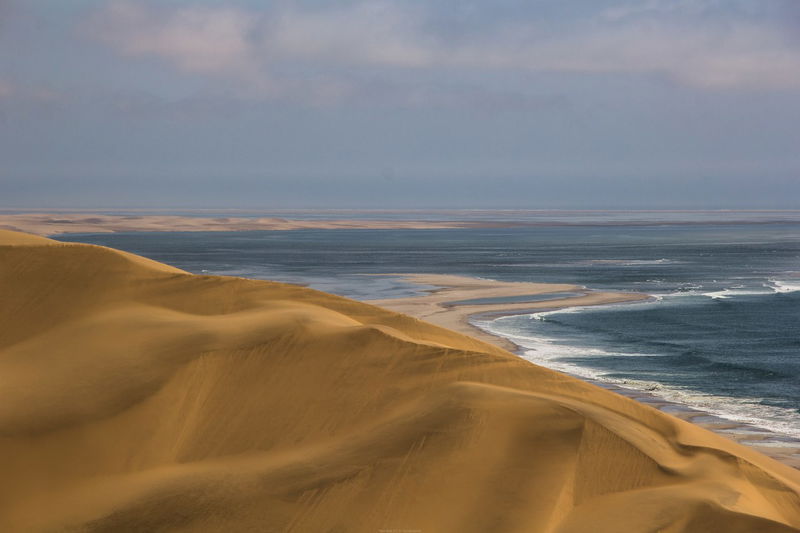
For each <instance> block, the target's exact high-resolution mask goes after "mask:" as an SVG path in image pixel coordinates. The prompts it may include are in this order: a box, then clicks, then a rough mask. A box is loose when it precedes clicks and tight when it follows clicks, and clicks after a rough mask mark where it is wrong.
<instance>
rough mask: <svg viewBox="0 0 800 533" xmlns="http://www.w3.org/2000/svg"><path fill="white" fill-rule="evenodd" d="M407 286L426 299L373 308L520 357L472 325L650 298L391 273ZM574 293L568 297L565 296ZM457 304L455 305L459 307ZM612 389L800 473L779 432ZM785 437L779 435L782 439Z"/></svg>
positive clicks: (799, 452) (790, 445)
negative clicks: (497, 318)
mask: <svg viewBox="0 0 800 533" xmlns="http://www.w3.org/2000/svg"><path fill="white" fill-rule="evenodd" d="M391 275H392V276H399V277H400V278H401V279H403V280H404V281H408V282H411V283H415V284H418V285H421V286H423V287H433V288H430V289H427V288H426V289H424V290H425V294H424V295H421V296H416V297H409V298H396V299H387V300H373V301H371V302H369V303H372V304H375V305H379V306H381V307H384V308H386V309H391V310H393V311H397V312H400V313H405V314H408V315H411V316H415V317H418V318H421V319H424V320H426V321H428V322H432V323H434V324H437V325H439V326H442V327H445V328H448V329H451V330H454V331H459V332H461V333H464V334H466V335H470V336H472V337H476V338H479V339H481V340H484V341H486V342H489V343H492V344H495V345H496V346H499V347H501V348H503V349H505V350H508V351H510V352H515V353H519V351H520V347H519V346H517V345H516V344H514V343H513V342H511V341H510V340H509V339H507V338H505V337H501V336H498V335H493V334H491V333H489V332H487V331H485V330H483V329H481V328H478V327H476V326H475V325H473V323H472V320H471V319H472V318H475V317H477V316H481V315H490V316H491V315H497V316H501V315H513V314H517V313H521V314H525V313H530V312H534V311H542V310H554V309H563V308H567V307H584V306H590V305H607V304H618V303H626V302H631V303H632V302H636V301H644V300H647V299H648V298H649V296H648V295H646V294H639V293H623V292H600V291H591V290H589V289H587V288H585V287H582V286H579V285H567V284H551V283H525V282H504V281H495V280H487V279H480V278H472V277H467V276H455V275H441V274H391ZM564 293H570V294H571V296H570V297H567V298H560V297H558V296H559V294H564ZM543 295H545V296H546V295H552V298H548V299H546V300H543V301H542V300H539V299H538V298H536V297H541V296H543ZM522 296H530V297H532V298H531V301H530V302H515V303H484V304H470V303H458V302H464V301H470V300H478V299H489V298H503V297H517V298H516V299H520V298H519V297H522ZM454 302H455V304H454ZM597 384H598V385H601V386H603V387H605V388H607V389H609V390H612V391H614V392H617V393H619V394H622V395H624V396H626V397H628V398H633V399H635V400H637V401H640V402H643V403H646V404H647V405H651V406H653V407H655V408H657V409H660V410H662V411H665V412H668V413H670V414H672V415H673V416H676V417H679V418H681V419H683V420H687V421H689V422H692V423H695V424H697V425H699V426H701V427H703V428H705V429H709V430H711V431H714V432H716V433H719V434H721V435H724V436H726V437H728V438H730V439H733V440H735V441H737V442H741V443H743V444H746V445H748V446H750V447H752V448H755V449H757V450H759V451H760V452H762V453H764V454H766V455H769V456H770V457H773V458H775V459H776V460H778V461H781V462H782V463H785V464H787V465H790V466H793V467H794V468H800V442H796V441H794V440H792V442H785V443H780V442H779V444H780V445H776V443H775V437H776V435H774V434H773V433H771V432H769V431H765V430H760V429H758V428H754V427H752V426H749V425H747V424H742V423H739V422H734V421H730V420H726V419H724V418H720V417H717V416H713V415H710V414H709V413H705V412H703V411H698V410H695V409H692V408H690V407H687V406H684V405H681V404H676V403H674V402H669V401H666V400H664V399H663V398H659V397H658V396H657V395H656V394H652V393H648V392H643V391H640V390H635V389H628V388H625V387H619V386H614V385H609V384H601V383H597ZM782 438H783V437H781V436H778V440H780V439H782Z"/></svg>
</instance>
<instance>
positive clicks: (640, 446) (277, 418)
mask: <svg viewBox="0 0 800 533" xmlns="http://www.w3.org/2000/svg"><path fill="white" fill-rule="evenodd" d="M0 257H2V261H0V292H1V293H2V300H0V302H2V305H0V323H2V324H3V328H2V330H0V379H1V380H2V383H3V386H2V387H0V469H2V471H3V481H2V483H0V530H2V531H10V532H17V531H25V532H31V531H33V532H37V531H158V530H160V531H167V530H168V531H298V532H304V531H356V532H362V531H363V532H375V531H387V530H390V531H397V530H404V531H409V530H410V531H422V532H434V531H435V532H449V531H453V532H455V531H459V532H474V533H479V532H486V531H510V532H530V531H542V532H551V531H559V532H585V531H598V532H609V533H611V532H619V531H626V532H651V531H659V530H661V531H697V532H705V531H710V530H715V531H717V530H718V531H726V532H740V533H745V532H754V531H759V532H789V531H797V530H798V529H800V472H798V471H797V470H795V469H793V468H791V467H789V466H787V465H784V464H781V463H779V462H777V461H775V460H773V459H771V458H769V457H767V456H765V455H763V454H761V453H758V452H757V451H755V450H753V449H751V448H748V447H745V446H741V445H739V444H737V443H735V442H733V441H732V440H730V439H727V438H723V437H721V436H719V435H715V434H714V433H712V432H709V431H707V430H704V429H702V428H700V427H698V426H696V425H693V424H689V423H687V422H685V421H683V420H680V419H678V418H676V417H673V416H671V415H669V414H666V413H663V412H661V411H659V410H657V409H654V408H652V407H651V406H648V405H645V404H644V403H642V402H636V401H633V400H631V399H629V398H626V397H624V396H621V395H619V394H615V393H613V392H610V391H608V390H605V389H603V388H600V387H597V386H594V385H592V384H589V383H585V382H583V381H580V380H577V379H574V378H572V377H570V376H567V375H564V374H560V373H558V372H554V371H551V370H548V369H545V368H542V367H539V366H536V365H534V364H531V363H530V362H527V361H525V360H523V359H521V358H520V357H518V356H516V355H513V354H511V353H509V352H508V351H506V350H503V349H501V348H499V347H497V346H495V345H492V344H489V343H486V342H483V341H481V340H479V339H474V338H471V337H467V336H465V335H462V334H460V333H457V332H453V331H450V330H448V329H444V328H441V327H439V326H436V325H434V324H431V323H429V322H426V321H422V320H420V319H418V318H414V317H411V316H408V315H404V314H399V313H396V312H393V311H391V310H387V309H383V308H380V307H377V306H374V305H369V304H365V303H360V302H356V301H353V300H349V299H346V298H342V297H338V296H333V295H330V294H325V293H322V292H319V291H315V290H311V289H307V288H303V287H298V286H294V285H287V284H282V283H274V282H266V281H256V280H248V279H243V278H232V277H219V276H199V275H192V274H189V273H186V272H184V271H181V270H179V269H176V268H173V267H170V266H168V265H164V264H161V263H157V262H154V261H151V260H148V259H144V258H141V257H138V256H135V255H132V254H128V253H124V252H119V251H116V250H113V249H110V248H104V247H100V246H92V245H85V244H63V243H57V242H55V241H51V240H48V239H45V238H41V237H35V236H31V235H24V234H19V233H14V232H6V231H0ZM428 281H432V280H430V279H429V280H428ZM476 289H477V287H476ZM531 289H532V288H531V287H525V289H524V290H526V291H528V290H531ZM551 289H552V287H551ZM559 290H562V289H559ZM472 294H476V293H475V292H473V293H472ZM481 294H484V295H485V294H489V291H485V292H484V293H481ZM451 296H452V295H451Z"/></svg>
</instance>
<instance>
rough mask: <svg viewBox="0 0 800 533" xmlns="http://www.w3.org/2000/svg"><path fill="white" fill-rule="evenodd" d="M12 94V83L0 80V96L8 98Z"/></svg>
mask: <svg viewBox="0 0 800 533" xmlns="http://www.w3.org/2000/svg"><path fill="white" fill-rule="evenodd" d="M13 94H14V85H12V84H11V83H10V82H7V81H3V80H0V98H8V97H10V96H12V95H13Z"/></svg>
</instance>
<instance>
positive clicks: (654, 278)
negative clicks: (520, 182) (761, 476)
mask: <svg viewBox="0 0 800 533" xmlns="http://www.w3.org/2000/svg"><path fill="white" fill-rule="evenodd" d="M59 238H60V239H61V240H64V241H78V242H89V243H95V244H102V245H107V246H112V247H115V248H120V249H123V250H128V251H131V252H135V253H137V254H141V255H145V256H147V257H150V258H153V259H156V260H158V261H163V262H166V263H169V264H171V265H175V266H177V267H179V268H182V269H185V270H188V271H191V272H195V273H211V274H223V275H233V276H244V277H254V278H263V279H273V280H278V281H286V282H293V283H302V284H307V285H310V286H312V287H314V288H318V289H321V290H324V291H328V292H333V293H338V294H342V295H345V296H348V297H352V298H356V299H378V298H391V297H401V296H409V295H412V294H415V293H418V292H419V291H420V290H421V288H420V287H417V286H414V285H410V284H408V283H405V282H402V281H401V280H399V278H398V277H396V276H371V275H365V274H386V273H399V272H431V273H448V274H463V275H469V276H480V277H486V278H492V279H497V280H504V281H535V282H559V283H574V284H578V285H584V286H586V287H589V288H591V289H603V290H620V291H637V292H643V293H648V294H651V295H653V296H654V298H653V299H652V300H650V301H647V302H644V303H636V304H627V305H616V306H604V307H594V308H586V309H568V310H561V311H551V312H547V311H544V312H536V313H528V314H521V315H515V316H506V317H499V318H498V317H491V318H489V317H484V318H481V317H478V318H476V320H475V322H476V324H477V325H479V326H480V327H482V328H484V329H486V330H489V331H491V332H494V333H497V334H500V335H503V336H506V337H508V338H510V339H511V340H513V341H514V342H515V343H517V344H518V345H519V346H521V352H520V353H521V355H523V356H524V357H525V358H527V359H529V360H531V361H533V362H535V363H538V364H542V365H544V366H548V367H551V368H555V369H558V370H562V371H567V372H570V373H572V374H575V375H579V376H583V377H586V378H591V379H594V380H597V381H600V382H607V383H615V384H619V385H623V386H626V387H630V388H637V389H642V390H650V391H654V392H655V393H656V394H658V395H659V396H661V397H663V398H665V399H667V400H673V401H677V402H680V403H683V404H686V405H689V406H694V407H697V408H699V409H702V410H704V411H707V412H710V413H713V414H717V415H721V416H724V417H727V418H730V419H733V420H737V421H741V422H747V423H750V424H753V425H755V426H757V427H762V428H766V429H771V430H773V431H775V432H778V433H780V434H783V435H787V436H792V437H795V438H796V437H800V410H799V408H800V223H797V222H782V223H736V224H732V223H727V224H714V223H713V221H710V222H709V221H703V222H702V223H699V224H683V223H675V221H674V220H672V219H670V220H667V221H665V223H664V224H660V225H659V224H652V223H648V224H641V225H639V224H635V225H629V224H624V223H623V224H619V223H618V221H617V220H614V224H595V223H591V224H589V225H583V226H564V225H557V224H556V225H543V226H532V227H521V228H500V229H454V230H299V231H285V232H251V233H243V232H237V233H136V234H97V235H69V236H61V237H59Z"/></svg>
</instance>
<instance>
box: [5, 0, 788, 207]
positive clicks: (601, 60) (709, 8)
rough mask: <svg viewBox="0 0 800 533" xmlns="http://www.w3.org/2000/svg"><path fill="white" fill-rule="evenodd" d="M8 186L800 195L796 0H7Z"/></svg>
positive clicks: (200, 194)
mask: <svg viewBox="0 0 800 533" xmlns="http://www.w3.org/2000/svg"><path fill="white" fill-rule="evenodd" d="M0 207H25V208H29V207H31V208H34V207H35V208H45V207H59V208H78V207H80V208H93V207H105V208H122V207H131V208H133V207H146V208H178V207H181V208H245V209H262V208H263V209H277V208H530V209H542V208H545V209H547V208H552V209H575V208H577V209H673V208H685V209H732V208H755V209H780V208H789V209H791V208H800V1H798V0H636V1H633V0H631V1H627V0H626V1H623V0H569V1H565V0H492V1H488V0H484V1H474V0H427V1H411V0H405V1H403V0H326V1H322V0H298V1H290V0H286V1H274V2H270V1H255V0H250V1H248V0H239V1H235V0H231V1H225V2H223V1H211V0H194V1H188V0H173V1H160V2H155V1H147V0H137V1H124V0H123V1H97V0H69V1H64V0H25V1H23V0H0Z"/></svg>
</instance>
